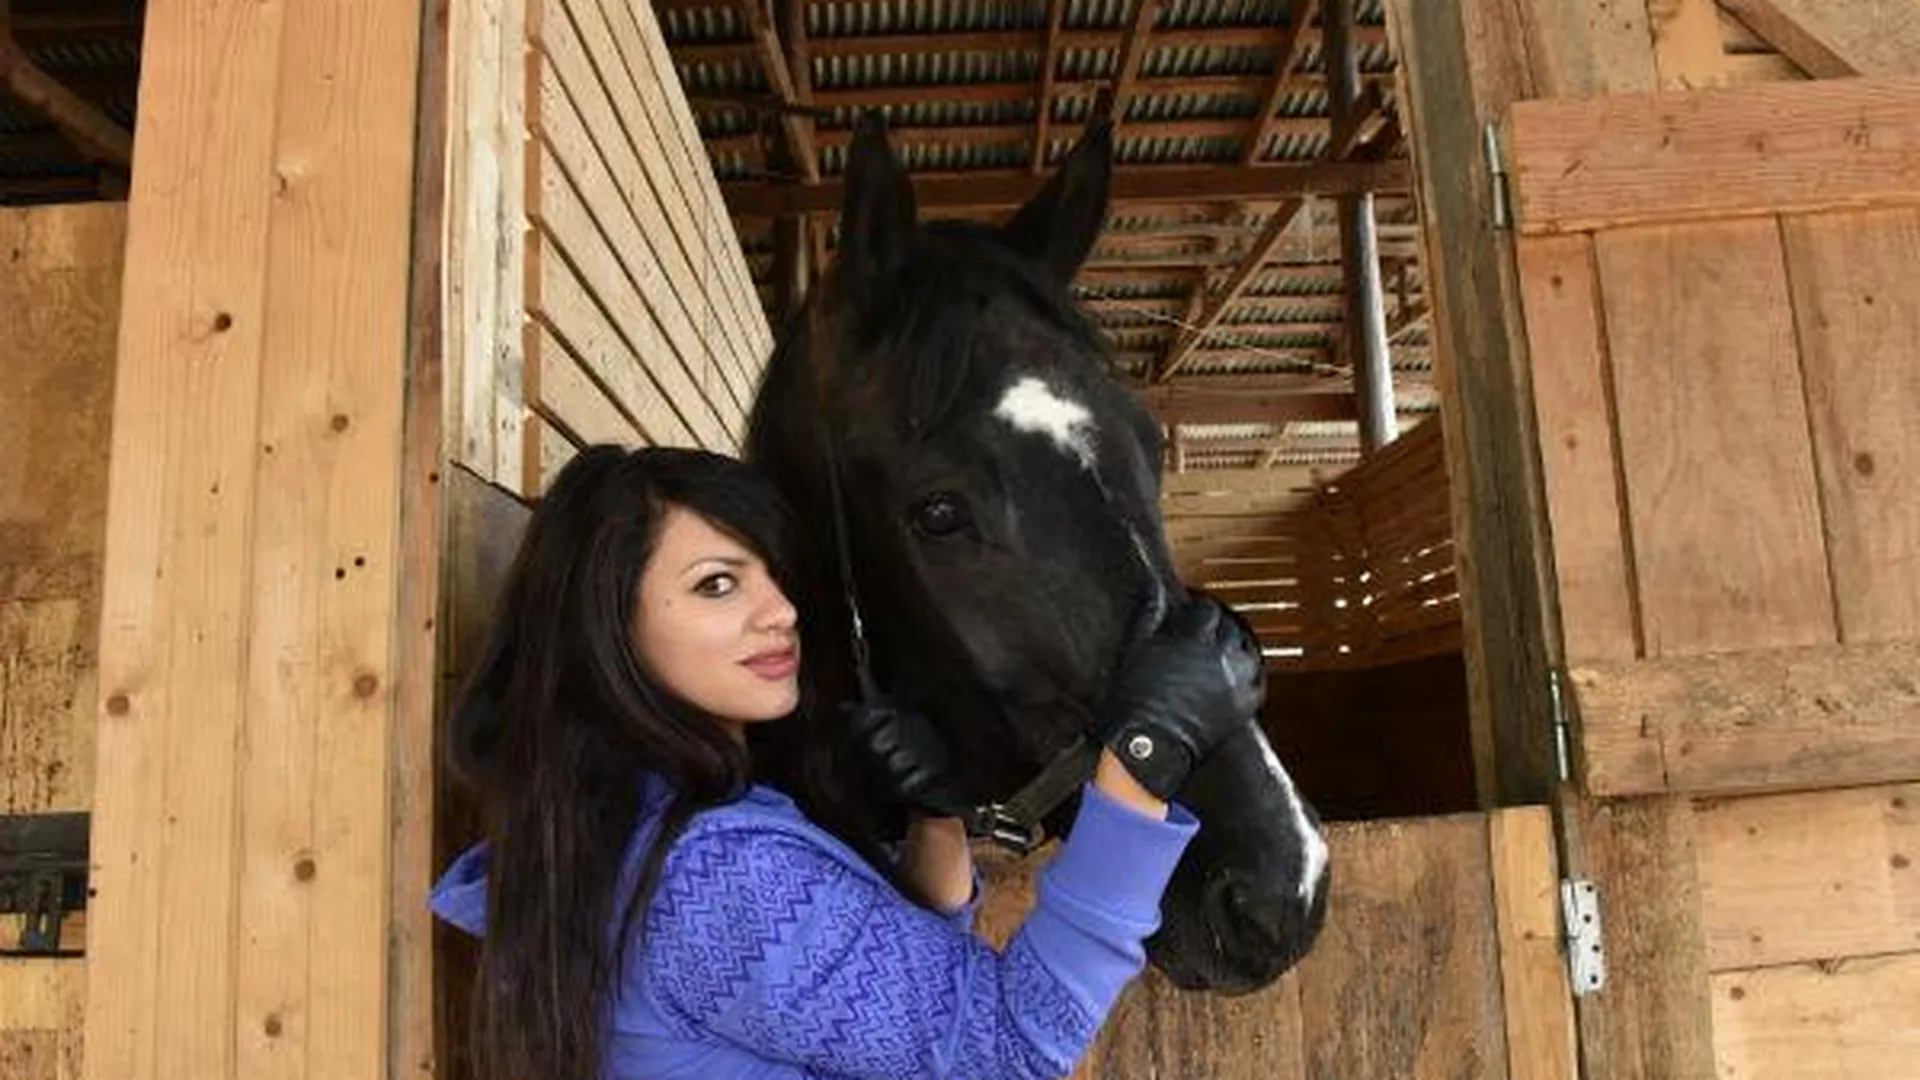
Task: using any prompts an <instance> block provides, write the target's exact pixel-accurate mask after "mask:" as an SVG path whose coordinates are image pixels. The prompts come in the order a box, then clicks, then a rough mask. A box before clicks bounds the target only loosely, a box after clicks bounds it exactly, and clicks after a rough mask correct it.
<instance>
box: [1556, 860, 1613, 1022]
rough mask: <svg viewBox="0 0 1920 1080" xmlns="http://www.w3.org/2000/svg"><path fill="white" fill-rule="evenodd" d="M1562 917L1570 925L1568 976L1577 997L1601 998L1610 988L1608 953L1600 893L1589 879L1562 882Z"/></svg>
mask: <svg viewBox="0 0 1920 1080" xmlns="http://www.w3.org/2000/svg"><path fill="white" fill-rule="evenodd" d="M1560 914H1561V916H1562V917H1563V919H1564V920H1565V924H1566V940H1567V973H1568V974H1569V975H1570V976H1571V977H1572V979H1573V996H1574V997H1585V996H1587V995H1588V994H1597V993H1599V992H1600V989H1601V987H1603V986H1605V985H1606V984H1607V950H1606V946H1605V944H1604V943H1603V942H1602V939H1601V932H1600V890H1599V889H1598V888H1596V887H1595V886H1594V884H1593V882H1591V881H1588V880H1587V879H1585V878H1570V879H1565V880H1562V881H1561V882H1560Z"/></svg>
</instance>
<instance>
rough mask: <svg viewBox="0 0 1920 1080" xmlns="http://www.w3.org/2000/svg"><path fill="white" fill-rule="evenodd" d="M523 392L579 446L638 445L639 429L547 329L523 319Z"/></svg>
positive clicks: (641, 438) (641, 437)
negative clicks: (525, 342) (524, 323)
mask: <svg viewBox="0 0 1920 1080" xmlns="http://www.w3.org/2000/svg"><path fill="white" fill-rule="evenodd" d="M527 397H528V399H529V400H530V401H531V402H532V403H533V407H534V408H535V409H537V410H539V411H540V413H541V415H542V416H544V417H545V418H546V419H547V420H549V421H554V422H557V423H559V424H560V425H561V426H562V427H564V428H565V429H566V430H567V431H568V432H569V433H571V434H572V436H573V440H574V441H575V442H577V443H580V444H582V445H591V444H594V443H615V444H617V445H621V446H633V445H644V444H645V439H644V437H643V436H642V435H641V433H640V429H639V428H638V427H635V426H634V424H633V422H632V421H631V420H629V419H627V417H626V415H625V414H623V413H622V412H621V411H620V407H619V406H618V405H616V404H615V403H614V402H613V400H612V399H611V398H609V397H608V396H607V393H606V391H605V390H604V389H603V388H602V387H600V386H599V385H598V384H596V383H595V382H594V381H593V379H592V378H590V377H589V376H588V375H587V373H586V372H585V371H583V370H582V369H581V366H580V364H579V363H578V362H577V361H576V360H575V359H574V357H573V355H572V354H571V353H569V352H568V351H567V349H566V346H564V345H562V344H560V340H559V338H557V337H555V336H554V333H553V331H552V330H551V329H549V328H548V327H547V326H545V325H543V324H541V323H537V322H535V323H529V324H527Z"/></svg>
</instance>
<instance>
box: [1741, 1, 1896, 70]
mask: <svg viewBox="0 0 1920 1080" xmlns="http://www.w3.org/2000/svg"><path fill="white" fill-rule="evenodd" d="M1719 2H1720V6H1721V8H1723V9H1725V10H1726V11H1727V12H1728V13H1729V14H1731V15H1732V16H1733V17H1734V18H1735V19H1738V20H1739V21H1740V22H1741V23H1743V24H1745V25H1746V27H1747V29H1749V30H1752V31H1753V32H1754V33H1755V34H1756V35H1758V36H1759V37H1760V39H1761V40H1763V41H1765V42H1766V43H1767V44H1769V45H1771V46H1773V47H1774V48H1775V49H1778V50H1779V51H1780V53H1781V54H1782V55H1783V56H1785V57H1786V58H1787V59H1789V60H1791V61H1793V62H1794V63H1795V64H1798V65H1799V66H1800V67H1801V68H1802V69H1804V70H1805V71H1806V73H1807V74H1809V75H1811V76H1813V77H1814V78H1816V79H1837V78H1844V77H1846V76H1849V75H1913V74H1920V7H1916V6H1915V5H1914V4H1913V2H1912V0H1719Z"/></svg>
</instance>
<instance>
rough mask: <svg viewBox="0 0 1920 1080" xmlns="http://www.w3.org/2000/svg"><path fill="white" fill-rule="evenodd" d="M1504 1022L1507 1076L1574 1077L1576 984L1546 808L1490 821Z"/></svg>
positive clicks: (1530, 1079)
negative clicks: (1563, 929) (1563, 924)
mask: <svg viewBox="0 0 1920 1080" xmlns="http://www.w3.org/2000/svg"><path fill="white" fill-rule="evenodd" d="M1487 838H1488V843H1489V850H1490V852H1491V858H1492V865H1493V895H1494V905H1495V914H1496V923H1497V926H1498V932H1499V937H1500V984H1501V988H1502V991H1503V1007H1504V1009H1505V1011H1506V1024H1507V1075H1508V1076H1510V1077H1513V1078H1514V1080H1521V1078H1523V1077H1524V1078H1526V1080H1576V1078H1577V1077H1578V1076H1579V1062H1578V1043H1577V1040H1576V1038H1575V1034H1574V1018H1573V987H1572V985H1571V983H1570V981H1569V977H1568V973H1567V957H1566V950H1567V946H1566V945H1565V943H1564V942H1563V941H1562V940H1561V936H1560V868H1559V860H1558V858H1557V857H1556V855H1555V851H1554V839H1553V819H1552V817H1551V811H1549V810H1548V809H1547V808H1546V807H1540V806H1536V807H1522V808H1519V809H1514V810H1501V811H1497V812H1495V813H1494V814H1492V815H1490V816H1489V817H1488V819H1487Z"/></svg>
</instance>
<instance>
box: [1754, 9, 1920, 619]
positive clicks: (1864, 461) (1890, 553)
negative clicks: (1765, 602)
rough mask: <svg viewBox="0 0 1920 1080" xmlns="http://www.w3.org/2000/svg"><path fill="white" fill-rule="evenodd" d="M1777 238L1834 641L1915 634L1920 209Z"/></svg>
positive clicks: (1828, 223) (1787, 230) (1919, 573)
mask: <svg viewBox="0 0 1920 1080" xmlns="http://www.w3.org/2000/svg"><path fill="white" fill-rule="evenodd" d="M1916 26H1920V22H1917V23H1916ZM1916 62H1920V61H1916ZM1783 236H1784V238H1785V243H1786V250H1787V263H1788V277H1789V278H1790V279H1791V281H1792V284H1793V306H1794V312H1795V315H1796V318H1797V321H1798V326H1799V333H1800V348H1801V364H1802V367H1803V370H1804V373H1805V378H1806V383H1807V406H1808V411H1809V415H1810V417H1811V420H1812V427H1813V449H1814V455H1815V459H1816V461H1817V463H1818V466H1819V474H1820V490H1821V494H1822V509H1823V510H1824V512H1825V521H1826V536H1827V547H1828V550H1829V551H1830V552H1831V554H1832V562H1833V589H1834V598H1835V602H1836V605H1837V608H1838V612H1839V620H1840V637H1841V640H1843V641H1887V640H1894V639H1906V640H1913V639H1916V638H1920V363H1915V362H1914V349H1915V343H1916V342H1920V291H1916V289H1915V288H1914V283H1915V282H1916V281H1920V211H1916V210H1902V211H1888V212H1883V213H1865V214H1831V215H1820V216H1817V217H1794V218H1789V219H1787V220H1786V222H1784V224H1783Z"/></svg>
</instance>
